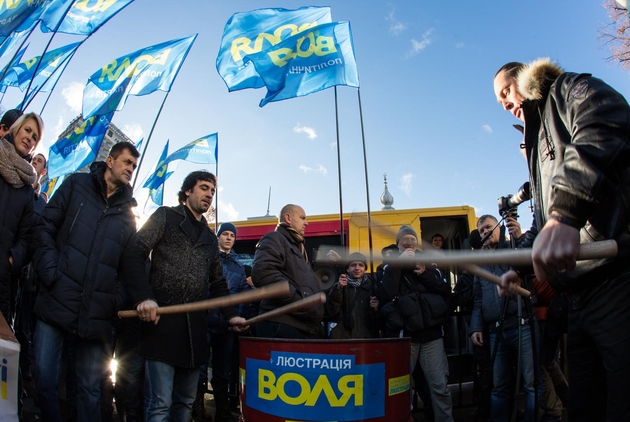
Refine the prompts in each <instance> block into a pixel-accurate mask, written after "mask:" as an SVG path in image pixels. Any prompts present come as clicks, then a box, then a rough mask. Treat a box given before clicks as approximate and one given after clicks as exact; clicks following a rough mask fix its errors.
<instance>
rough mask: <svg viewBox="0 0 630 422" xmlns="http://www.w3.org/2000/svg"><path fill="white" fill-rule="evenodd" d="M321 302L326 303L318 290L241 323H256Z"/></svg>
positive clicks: (322, 294)
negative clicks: (316, 292) (311, 294)
mask: <svg viewBox="0 0 630 422" xmlns="http://www.w3.org/2000/svg"><path fill="white" fill-rule="evenodd" d="M321 303H326V294H324V293H321V292H320V293H319V294H316V295H313V296H309V297H305V298H304V299H300V300H298V301H297V302H293V303H289V304H288V305H284V306H281V307H280V308H276V309H273V310H271V311H269V312H265V313H264V314H260V315H257V316H255V317H253V318H250V319H248V320H247V321H245V322H244V323H243V325H252V324H256V323H257V322H260V321H264V320H266V319H269V318H271V317H275V316H278V315H282V314H286V313H289V312H293V311H297V310H298V309H303V308H310V307H312V306H315V305H319V304H321Z"/></svg>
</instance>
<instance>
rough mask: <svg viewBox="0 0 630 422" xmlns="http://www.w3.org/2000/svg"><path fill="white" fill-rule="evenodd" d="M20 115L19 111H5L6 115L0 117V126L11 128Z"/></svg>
mask: <svg viewBox="0 0 630 422" xmlns="http://www.w3.org/2000/svg"><path fill="white" fill-rule="evenodd" d="M22 114H24V113H22V112H21V111H20V110H16V109H11V110H7V111H6V113H4V116H2V120H0V124H2V125H5V126H6V127H8V128H11V126H13V123H15V121H16V120H17V119H19V118H20V117H21V116H22Z"/></svg>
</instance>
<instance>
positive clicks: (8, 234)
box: [0, 135, 34, 321]
mask: <svg viewBox="0 0 630 422" xmlns="http://www.w3.org/2000/svg"><path fill="white" fill-rule="evenodd" d="M7 139H8V140H9V142H11V143H13V141H12V139H11V138H10V135H7ZM33 197H34V196H33V187H32V186H30V185H24V186H22V187H21V188H19V189H16V188H14V187H13V186H11V185H10V184H8V183H7V182H6V181H5V180H4V179H3V178H2V177H0V312H2V315H4V318H5V319H6V320H7V321H9V312H10V311H9V308H10V303H11V300H12V298H13V297H14V296H15V294H16V292H12V291H11V290H12V289H11V277H12V276H19V274H20V273H21V271H22V267H23V266H25V265H26V264H27V263H28V261H29V260H30V256H29V244H30V242H31V236H32V233H33ZM9 256H12V257H13V267H11V266H10V264H9Z"/></svg>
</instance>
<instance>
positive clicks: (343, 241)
mask: <svg viewBox="0 0 630 422" xmlns="http://www.w3.org/2000/svg"><path fill="white" fill-rule="evenodd" d="M335 128H336V130H337V178H338V179H339V233H340V240H341V246H342V247H345V246H346V234H345V232H344V229H343V197H342V190H341V146H340V145H339V103H338V102H337V85H335ZM370 247H371V246H370Z"/></svg>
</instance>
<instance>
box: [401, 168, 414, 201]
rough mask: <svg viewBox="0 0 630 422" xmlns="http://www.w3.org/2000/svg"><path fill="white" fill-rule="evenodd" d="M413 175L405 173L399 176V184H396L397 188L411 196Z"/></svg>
mask: <svg viewBox="0 0 630 422" xmlns="http://www.w3.org/2000/svg"><path fill="white" fill-rule="evenodd" d="M413 177H414V176H413V174H412V173H407V174H405V175H404V176H403V177H401V178H400V185H398V188H399V189H400V190H402V191H403V192H404V193H405V195H407V196H411V189H412V187H413V185H412V183H411V182H412V181H413Z"/></svg>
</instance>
